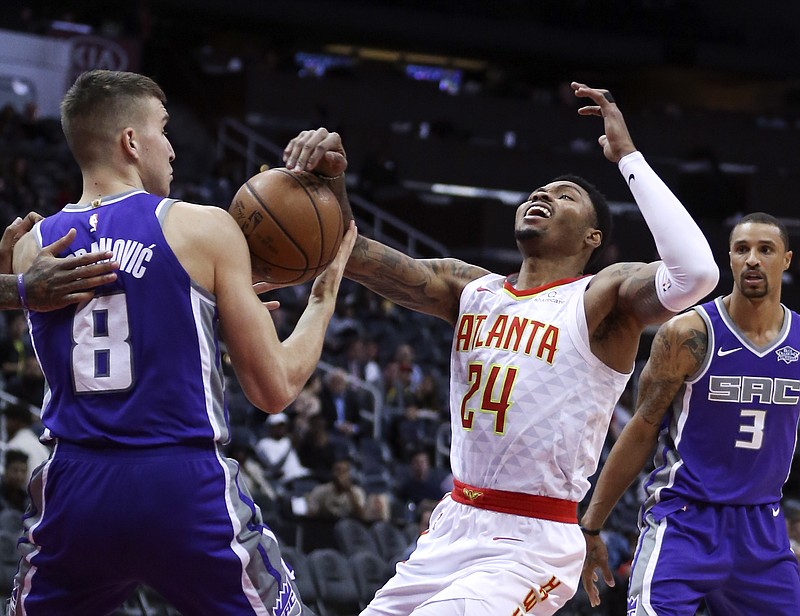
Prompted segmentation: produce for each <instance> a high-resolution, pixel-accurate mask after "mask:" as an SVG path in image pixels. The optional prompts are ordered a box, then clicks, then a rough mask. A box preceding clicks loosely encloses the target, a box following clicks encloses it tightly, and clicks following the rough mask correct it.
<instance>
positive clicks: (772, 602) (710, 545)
mask: <svg viewBox="0 0 800 616" xmlns="http://www.w3.org/2000/svg"><path fill="white" fill-rule="evenodd" d="M703 600H705V603H706V606H707V608H708V610H709V612H710V613H711V614H713V615H715V616H751V615H752V614H770V616H796V615H797V614H798V610H799V609H800V607H799V606H800V569H799V568H798V564H797V558H796V557H795V556H794V554H793V553H792V550H791V548H790V546H789V537H788V534H787V532H786V522H785V521H784V517H783V512H782V511H781V509H780V504H774V505H753V506H731V505H709V504H701V503H694V504H689V505H687V506H686V507H684V508H682V509H678V510H677V511H675V512H673V513H670V514H668V515H666V516H664V517H663V518H660V519H656V518H655V517H654V516H653V514H652V513H647V514H646V515H645V518H644V527H643V529H642V532H641V533H640V535H639V543H638V545H637V548H636V554H635V556H634V561H633V568H632V571H631V578H630V583H629V587H628V612H627V613H628V616H645V615H647V616H649V615H651V614H658V616H694V614H695V611H696V610H697V608H698V607H699V606H700V604H701V601H703Z"/></svg>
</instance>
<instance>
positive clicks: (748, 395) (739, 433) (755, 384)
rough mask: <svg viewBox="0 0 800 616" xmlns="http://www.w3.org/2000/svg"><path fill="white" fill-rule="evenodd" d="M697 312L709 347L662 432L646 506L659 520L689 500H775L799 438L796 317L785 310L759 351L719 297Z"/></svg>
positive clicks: (799, 327) (750, 502)
mask: <svg viewBox="0 0 800 616" xmlns="http://www.w3.org/2000/svg"><path fill="white" fill-rule="evenodd" d="M695 310H697V312H698V314H699V315H700V316H701V317H702V318H703V321H705V324H706V330H707V331H708V350H707V351H706V356H705V359H704V360H703V364H702V365H701V367H700V369H699V370H698V372H697V374H696V375H694V376H693V377H691V378H690V379H689V380H687V381H686V383H684V385H683V386H682V388H681V390H680V391H679V392H678V395H677V396H676V397H675V400H674V401H673V403H672V406H671V408H670V410H669V412H668V413H667V416H666V417H665V419H664V425H663V426H662V431H661V434H660V435H659V443H658V448H657V450H656V459H655V469H654V470H653V472H652V473H651V475H650V477H649V480H648V483H647V485H646V489H647V495H648V498H647V501H646V502H645V508H651V509H652V511H653V513H654V515H656V517H657V518H658V517H661V516H663V515H667V514H669V513H671V512H673V511H676V510H677V509H680V508H681V507H683V506H684V505H685V504H687V503H688V502H690V501H701V502H704V503H711V504H721V505H766V504H772V503H777V502H779V501H780V500H781V492H782V488H783V484H784V483H785V481H786V479H787V478H788V476H789V470H790V466H791V462H792V455H793V453H794V450H795V445H796V441H797V423H798V413H799V411H800V363H798V360H799V359H800V321H799V320H800V316H798V314H797V313H795V312H792V311H790V310H788V309H787V308H786V307H785V306H784V307H783V310H784V319H783V326H782V328H781V331H780V333H779V334H778V336H777V337H776V338H775V340H774V341H773V342H771V343H770V344H768V345H767V346H765V347H756V346H754V345H753V344H752V343H751V342H750V341H749V340H748V339H747V338H746V337H745V336H744V334H743V333H742V332H741V330H740V329H739V328H738V327H737V326H736V324H735V323H734V322H733V320H732V319H731V317H730V315H729V314H728V312H727V310H726V309H725V305H724V304H723V302H722V298H717V299H716V300H714V301H711V302H708V303H706V304H703V305H701V306H698V307H697V308H695Z"/></svg>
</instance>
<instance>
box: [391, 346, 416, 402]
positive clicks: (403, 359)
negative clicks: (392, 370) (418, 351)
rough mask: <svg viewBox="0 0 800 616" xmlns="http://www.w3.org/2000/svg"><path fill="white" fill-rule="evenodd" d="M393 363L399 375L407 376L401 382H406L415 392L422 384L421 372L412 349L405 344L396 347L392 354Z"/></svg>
mask: <svg viewBox="0 0 800 616" xmlns="http://www.w3.org/2000/svg"><path fill="white" fill-rule="evenodd" d="M394 362H395V363H396V364H397V369H398V370H399V371H400V373H401V374H403V375H407V377H406V378H404V379H403V380H404V381H406V382H408V384H409V387H410V388H411V390H412V391H416V390H417V388H418V387H419V385H420V383H421V382H422V376H423V372H422V368H421V367H420V365H419V364H418V363H417V362H416V359H415V355H414V347H412V346H411V345H410V344H408V343H405V342H404V343H402V344H400V345H398V346H397V349H396V350H395V352H394Z"/></svg>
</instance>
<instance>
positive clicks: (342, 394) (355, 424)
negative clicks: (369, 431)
mask: <svg viewBox="0 0 800 616" xmlns="http://www.w3.org/2000/svg"><path fill="white" fill-rule="evenodd" d="M359 412H360V406H359V401H358V396H357V395H356V394H355V393H354V392H353V391H352V390H351V389H350V388H349V387H348V382H347V372H345V371H344V369H342V368H334V369H333V370H331V371H330V372H328V373H327V374H326V375H325V376H324V377H323V380H322V390H321V391H320V413H321V414H322V416H323V417H324V418H325V420H326V421H327V425H328V429H330V430H332V431H333V432H334V433H335V434H340V435H342V436H345V437H348V438H356V437H357V436H358V435H359V431H360V426H359Z"/></svg>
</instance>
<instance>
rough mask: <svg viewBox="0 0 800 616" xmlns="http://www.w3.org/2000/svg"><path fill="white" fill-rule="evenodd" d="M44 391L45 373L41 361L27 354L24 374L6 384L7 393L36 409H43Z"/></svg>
mask: <svg viewBox="0 0 800 616" xmlns="http://www.w3.org/2000/svg"><path fill="white" fill-rule="evenodd" d="M44 389H45V379H44V373H43V372H42V367H41V366H40V365H39V360H38V359H36V355H34V354H33V353H30V354H27V355H26V356H25V360H24V361H23V363H22V372H21V373H20V374H19V375H17V376H15V377H12V378H11V379H10V380H9V381H8V383H6V391H8V393H10V394H11V395H13V396H16V397H17V398H19V399H20V400H22V401H24V402H27V403H28V404H31V405H33V406H35V407H36V408H42V403H43V402H44Z"/></svg>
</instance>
